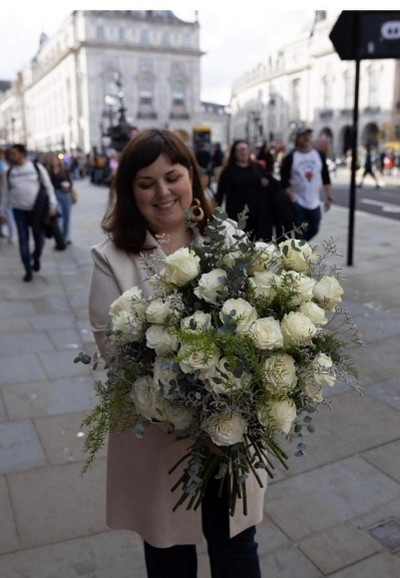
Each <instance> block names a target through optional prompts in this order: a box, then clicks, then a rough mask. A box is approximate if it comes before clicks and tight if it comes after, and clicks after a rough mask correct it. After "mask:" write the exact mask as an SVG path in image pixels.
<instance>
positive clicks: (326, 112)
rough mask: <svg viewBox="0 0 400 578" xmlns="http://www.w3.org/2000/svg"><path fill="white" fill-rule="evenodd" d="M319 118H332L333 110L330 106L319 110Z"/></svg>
mask: <svg viewBox="0 0 400 578" xmlns="http://www.w3.org/2000/svg"><path fill="white" fill-rule="evenodd" d="M319 118H321V119H323V120H329V119H330V118H333V110H332V109H331V108H325V109H324V110H320V111H319Z"/></svg>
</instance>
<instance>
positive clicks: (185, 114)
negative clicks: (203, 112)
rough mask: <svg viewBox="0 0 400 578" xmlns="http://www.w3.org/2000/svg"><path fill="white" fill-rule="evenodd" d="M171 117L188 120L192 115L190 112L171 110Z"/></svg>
mask: <svg viewBox="0 0 400 578" xmlns="http://www.w3.org/2000/svg"><path fill="white" fill-rule="evenodd" d="M169 118H173V119H175V120H187V119H188V118H190V115H189V113H188V112H171V114H170V115H169Z"/></svg>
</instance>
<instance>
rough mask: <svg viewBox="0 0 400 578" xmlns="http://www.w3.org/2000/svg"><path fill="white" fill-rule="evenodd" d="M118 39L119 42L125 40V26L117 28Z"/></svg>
mask: <svg viewBox="0 0 400 578" xmlns="http://www.w3.org/2000/svg"><path fill="white" fill-rule="evenodd" d="M118 40H119V41H120V42H126V30H125V28H119V29H118Z"/></svg>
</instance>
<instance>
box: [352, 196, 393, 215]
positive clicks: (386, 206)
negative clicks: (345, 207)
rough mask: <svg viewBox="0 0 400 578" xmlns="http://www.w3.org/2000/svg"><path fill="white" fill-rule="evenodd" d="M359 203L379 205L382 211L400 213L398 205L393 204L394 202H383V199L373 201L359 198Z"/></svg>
mask: <svg viewBox="0 0 400 578" xmlns="http://www.w3.org/2000/svg"><path fill="white" fill-rule="evenodd" d="M360 203H364V204H366V205H375V206H376V207H381V209H382V211H383V212H384V213H400V206H399V205H395V204H394V203H385V202H384V201H374V200H373V199H360Z"/></svg>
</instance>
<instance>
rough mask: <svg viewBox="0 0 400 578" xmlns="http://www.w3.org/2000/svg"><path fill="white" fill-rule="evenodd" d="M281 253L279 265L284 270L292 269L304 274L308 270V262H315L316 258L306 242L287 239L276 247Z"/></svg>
mask: <svg viewBox="0 0 400 578" xmlns="http://www.w3.org/2000/svg"><path fill="white" fill-rule="evenodd" d="M278 247H279V249H280V252H281V263H282V267H283V268H284V269H293V270H294V271H298V272H299V273H305V272H306V271H308V269H309V264H310V262H315V261H317V259H318V257H317V256H316V255H315V254H314V253H313V250H312V247H311V245H309V244H308V243H307V242H306V241H300V240H298V239H288V240H287V241H282V243H279V245H278Z"/></svg>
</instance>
